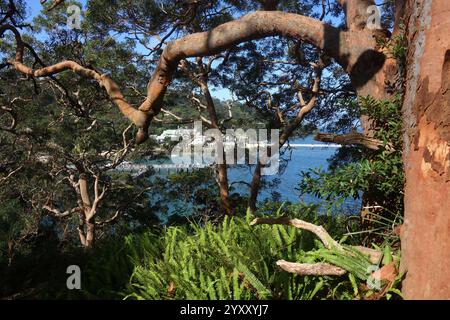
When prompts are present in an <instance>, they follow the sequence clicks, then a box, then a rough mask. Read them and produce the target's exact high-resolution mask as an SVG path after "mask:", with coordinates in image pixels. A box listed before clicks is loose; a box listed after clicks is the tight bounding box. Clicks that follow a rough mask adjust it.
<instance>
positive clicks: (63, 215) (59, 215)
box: [42, 205, 80, 219]
mask: <svg viewBox="0 0 450 320" xmlns="http://www.w3.org/2000/svg"><path fill="white" fill-rule="evenodd" d="M42 209H44V210H47V211H49V212H51V213H52V214H53V216H54V217H56V218H58V219H62V218H66V217H68V216H70V215H71V214H73V213H75V212H77V211H80V208H79V207H76V208H72V209H70V210H67V211H64V212H61V211H59V210H58V209H55V208H52V207H50V206H48V205H45V206H43V207H42Z"/></svg>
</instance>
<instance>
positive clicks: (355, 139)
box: [314, 132, 394, 151]
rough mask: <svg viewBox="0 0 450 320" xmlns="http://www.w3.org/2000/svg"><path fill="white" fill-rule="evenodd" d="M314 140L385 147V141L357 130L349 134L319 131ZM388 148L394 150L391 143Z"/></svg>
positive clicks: (370, 147)
mask: <svg viewBox="0 0 450 320" xmlns="http://www.w3.org/2000/svg"><path fill="white" fill-rule="evenodd" d="M314 140H317V141H322V142H331V143H337V144H342V145H360V146H363V147H366V148H368V149H370V150H380V149H381V148H382V147H383V141H381V140H378V139H375V138H371V137H368V136H366V135H364V134H362V133H357V132H351V133H347V134H334V133H318V134H316V135H315V137H314ZM386 148H387V150H389V151H394V149H393V147H392V146H391V145H387V146H386Z"/></svg>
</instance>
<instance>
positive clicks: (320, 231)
mask: <svg viewBox="0 0 450 320" xmlns="http://www.w3.org/2000/svg"><path fill="white" fill-rule="evenodd" d="M259 224H270V225H274V224H281V225H287V226H293V227H296V228H299V229H302V230H307V231H310V232H312V233H314V234H315V235H316V236H318V237H319V239H320V240H321V241H322V243H323V244H324V246H325V247H326V248H327V249H328V250H331V249H337V250H339V251H341V252H344V251H345V250H344V247H342V246H341V245H340V244H339V243H338V242H337V241H335V240H334V239H333V238H332V237H331V236H330V235H329V234H328V232H327V231H326V230H325V229H324V228H323V227H322V226H317V225H315V224H312V223H309V222H306V221H303V220H300V219H290V218H288V217H280V218H256V219H254V220H253V221H252V222H250V225H251V226H254V225H259ZM352 248H354V249H356V250H358V251H360V252H361V253H363V254H366V255H369V259H370V261H371V262H372V263H377V262H378V261H379V260H380V258H381V252H379V251H377V250H374V249H370V248H366V247H361V246H355V247H352ZM276 264H277V266H279V267H280V268H281V269H283V270H285V271H287V272H290V273H295V274H299V275H304V276H307V275H315V276H324V275H329V276H340V275H343V274H345V273H346V272H347V271H346V270H344V269H342V268H340V267H336V266H334V265H331V264H328V263H313V264H310V263H295V262H288V261H285V260H279V261H277V262H276Z"/></svg>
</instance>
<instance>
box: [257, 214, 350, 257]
mask: <svg viewBox="0 0 450 320" xmlns="http://www.w3.org/2000/svg"><path fill="white" fill-rule="evenodd" d="M259 224H270V225H272V224H283V225H287V226H293V227H295V228H299V229H303V230H307V231H310V232H312V233H314V234H315V235H316V236H318V237H319V239H320V240H321V241H322V243H323V245H324V246H325V248H327V249H332V248H335V249H338V250H344V249H343V247H342V246H341V245H340V244H339V243H338V242H337V241H335V240H334V239H333V238H332V237H331V236H330V235H329V234H328V232H327V231H326V230H325V229H324V228H323V227H322V226H317V225H315V224H312V223H309V222H306V221H303V220H300V219H290V218H288V217H280V218H256V219H254V220H253V221H252V222H250V225H251V226H255V225H259Z"/></svg>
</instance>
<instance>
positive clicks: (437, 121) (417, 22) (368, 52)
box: [0, 0, 450, 298]
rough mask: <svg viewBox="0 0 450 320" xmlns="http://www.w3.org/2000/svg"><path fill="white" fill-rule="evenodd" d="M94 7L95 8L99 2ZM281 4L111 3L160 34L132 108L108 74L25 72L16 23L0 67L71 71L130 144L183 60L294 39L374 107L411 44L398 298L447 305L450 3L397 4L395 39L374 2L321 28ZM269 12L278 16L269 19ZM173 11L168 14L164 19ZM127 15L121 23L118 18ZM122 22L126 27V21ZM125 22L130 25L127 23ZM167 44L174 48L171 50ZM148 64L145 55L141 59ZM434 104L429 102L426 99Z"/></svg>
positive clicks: (76, 67) (363, 0)
mask: <svg viewBox="0 0 450 320" xmlns="http://www.w3.org/2000/svg"><path fill="white" fill-rule="evenodd" d="M58 2H59V1H58ZM90 3H93V4H94V3H95V4H97V6H100V5H101V4H100V2H99V1H98V2H97V1H92V2H90ZM286 3H287V2H286V1H272V0H270V1H255V2H253V1H252V2H247V1H218V2H210V1H201V0H193V1H192V0H191V1H187V0H186V1H174V2H172V1H171V2H166V1H163V2H160V3H159V4H160V6H158V5H157V3H156V2H155V3H152V2H146V1H138V2H128V1H126V2H125V1H123V2H122V1H117V2H116V3H115V5H116V6H114V7H113V6H110V9H109V10H105V12H108V14H111V13H112V15H111V17H112V19H114V21H116V22H115V23H114V21H112V22H113V23H112V24H115V25H116V27H117V28H125V29H127V28H128V29H127V30H126V31H127V32H128V31H130V30H131V31H133V30H135V31H134V32H132V33H133V34H134V37H135V38H136V39H138V40H140V42H141V45H142V46H150V47H151V44H150V43H148V42H147V41H145V38H143V37H145V36H159V37H160V40H161V41H160V43H162V44H163V45H156V50H155V51H156V52H157V56H155V57H157V59H158V62H157V63H156V64H155V65H154V66H155V67H154V69H153V70H152V72H151V76H149V78H150V80H149V81H148V85H147V88H146V97H145V99H144V100H143V101H141V102H140V103H138V104H137V103H135V102H134V101H132V99H127V97H126V94H124V92H125V90H124V89H123V86H120V84H118V83H116V82H115V81H113V78H115V74H113V73H111V74H109V75H108V74H106V73H104V72H101V71H99V70H97V69H95V68H90V67H89V66H88V65H84V64H83V63H81V62H80V61H73V60H69V59H61V60H60V61H52V63H53V64H52V65H50V66H48V67H41V66H37V65H36V66H30V64H29V61H28V60H26V59H24V53H25V51H26V50H29V51H31V52H32V50H31V49H30V47H28V46H27V45H26V44H25V42H24V41H23V38H22V34H21V32H20V31H19V29H20V26H19V25H18V24H17V23H15V22H13V21H11V24H5V21H6V20H5V21H2V25H1V26H0V34H1V35H4V34H5V33H6V32H9V33H11V34H12V35H13V37H14V38H15V50H14V51H15V55H14V53H11V54H10V55H9V59H8V60H7V61H6V62H5V63H4V66H7V67H9V68H10V69H14V70H16V71H17V72H18V73H21V74H24V75H26V76H28V77H30V78H35V79H39V78H46V77H47V78H48V77H51V76H55V75H56V74H59V73H62V72H63V71H68V70H69V71H72V72H74V73H75V74H77V75H81V76H83V77H85V78H88V79H91V80H95V81H96V82H97V83H99V84H100V86H101V87H103V88H104V89H105V92H106V94H107V96H108V97H109V99H111V100H112V101H113V102H114V103H115V105H116V106H117V107H118V108H119V110H120V111H121V113H122V114H123V115H124V116H125V117H126V118H128V119H129V120H130V121H131V122H132V123H133V124H134V125H135V126H136V128H137V134H136V142H137V143H142V142H144V141H145V140H146V139H147V137H148V130H149V127H150V125H151V122H152V120H153V118H155V117H156V116H157V115H158V114H159V113H160V112H161V110H162V107H163V104H164V96H165V94H166V92H167V88H168V86H169V85H170V84H171V83H172V82H173V80H174V79H176V78H177V73H176V72H177V70H178V66H179V63H180V62H181V61H182V60H183V59H188V58H195V57H205V56H213V55H217V54H219V53H221V52H224V51H227V50H229V49H232V48H235V47H236V46H239V45H241V44H244V43H248V42H252V41H256V40H260V39H266V38H267V39H274V38H275V37H283V38H285V39H289V38H292V39H295V41H298V42H302V43H307V44H309V45H311V46H312V47H314V48H315V49H316V50H319V51H320V52H321V53H323V54H324V55H325V56H327V57H329V58H331V59H333V61H334V62H335V63H337V64H338V65H339V66H340V67H341V68H342V70H343V71H344V72H345V73H346V74H347V75H348V77H349V79H350V83H351V86H352V89H353V90H354V92H355V93H356V95H357V96H358V97H360V98H361V97H367V96H370V97H372V98H373V99H375V100H385V99H390V98H392V96H393V91H392V88H393V87H394V88H397V87H401V86H402V79H399V73H401V72H402V70H401V65H399V64H398V63H397V61H396V59H395V58H394V57H393V56H392V55H390V54H389V49H390V48H389V47H390V46H391V45H393V44H394V42H395V40H396V39H397V37H398V36H399V35H401V34H402V33H404V34H405V35H406V36H407V39H408V40H409V48H408V49H407V50H408V52H407V59H406V65H405V71H406V96H405V99H404V104H403V119H404V124H405V127H404V129H405V134H404V141H403V142H404V150H403V151H404V162H405V173H406V188H405V222H406V223H405V225H404V227H403V228H402V245H403V247H404V251H405V252H404V255H403V258H402V260H403V261H402V262H403V268H404V269H407V270H408V274H407V276H406V280H405V286H404V292H405V296H406V297H407V298H420V297H425V298H430V297H434V298H438V297H440V298H448V297H449V293H450V290H449V287H448V283H450V282H449V281H448V280H449V273H448V272H447V270H446V266H447V265H448V263H449V261H448V259H449V255H448V254H447V253H448V251H449V249H448V244H449V243H450V241H448V240H449V237H450V232H449V230H448V228H447V227H446V226H448V225H449V215H448V209H449V207H450V203H449V200H448V199H450V197H448V192H449V190H450V188H448V183H449V179H448V173H449V168H450V166H449V165H448V154H449V150H450V148H449V141H450V140H449V134H448V128H449V126H448V117H447V115H448V114H447V112H446V111H445V110H446V109H445V107H444V108H443V106H446V105H447V104H448V96H447V95H446V93H448V66H449V65H450V64H449V63H448V61H449V58H448V56H449V54H448V47H449V38H448V36H441V35H447V34H448V33H449V32H448V31H449V23H448V21H449V20H448V17H446V16H445V14H446V13H447V12H448V11H449V9H450V8H449V6H450V3H449V2H448V1H445V0H432V1H431V0H428V1H412V0H406V1H402V0H397V1H395V14H394V13H393V11H392V9H389V10H388V11H387V13H388V15H387V16H385V17H382V18H383V19H381V20H387V19H389V18H391V19H392V21H391V22H392V23H391V24H392V25H393V28H392V32H390V31H388V30H386V29H385V26H386V24H384V25H383V24H382V23H381V21H380V19H379V16H378V15H377V14H376V10H374V8H376V6H375V5H376V4H375V1H373V0H353V1H350V0H337V1H336V2H333V4H332V6H333V10H334V9H335V10H338V12H341V14H342V16H341V17H342V18H343V21H342V23H340V24H339V25H336V24H333V23H332V22H333V21H327V20H323V21H321V20H320V19H318V17H317V16H315V17H314V15H313V13H314V12H311V13H310V16H306V15H305V14H308V13H305V12H296V10H295V8H294V7H290V6H284V5H285V4H286ZM305 3H310V4H317V5H319V6H320V5H321V3H323V4H324V5H325V7H326V6H327V4H328V2H325V1H311V2H309V1H299V4H305ZM388 3H393V1H389V2H388ZM261 4H262V6H261V7H258V8H259V9H260V10H256V11H255V8H256V7H255V6H256V5H261ZM227 5H228V6H230V9H229V10H234V11H232V12H231V13H232V14H229V15H228V16H225V18H224V19H223V20H222V21H220V22H219V20H216V22H218V23H215V24H212V25H210V28H209V29H208V30H207V31H203V30H200V32H194V33H189V34H186V35H183V31H184V30H186V28H185V27H186V25H187V24H189V23H190V22H191V18H192V16H194V15H195V14H196V13H197V12H199V13H200V14H201V15H203V16H204V17H206V16H208V15H212V16H217V13H218V12H219V11H217V8H221V9H220V12H222V10H227V9H226V7H225V6H227ZM278 6H279V7H278ZM57 8H61V7H60V6H58V7H56V8H55V9H53V11H52V12H55V11H54V10H56V9H57ZM103 8H104V5H103ZM121 8H124V10H121ZM275 8H277V9H278V8H279V9H280V11H268V10H273V9H275ZM105 9H107V8H105ZM142 9H145V10H142ZM261 9H262V10H261ZM264 9H266V10H264ZM146 10H147V11H146ZM112 11H114V12H112ZM169 11H170V12H173V13H174V15H168V14H167V12H169ZM99 12H100V11H97V13H99ZM149 13H150V14H149ZM121 14H124V15H122V16H121ZM6 15H7V14H6ZM100 15H101V14H100ZM219 16H220V15H219ZM123 17H125V20H124V19H121V18H123ZM128 17H131V18H132V19H130V20H128ZM171 17H172V18H171ZM173 17H175V19H176V20H175V22H174V19H173ZM222 17H223V16H222ZM129 21H131V22H132V23H131V24H129V23H128V22H129ZM106 22H108V21H106ZM378 22H380V23H378ZM109 23H110V24H111V21H109ZM172 24H174V28H171V29H169V32H168V33H165V34H164V35H162V36H160V35H159V34H158V32H160V31H163V30H165V28H167V26H168V25H172ZM155 25H157V27H154V26H155ZM148 29H150V32H148V31H147V30H148ZM187 29H188V28H187ZM155 31H157V32H155ZM188 32H189V31H187V32H186V33H188ZM99 34H101V33H99ZM175 38H176V40H172V39H175ZM169 39H170V40H172V41H170V42H168V40H169ZM164 44H165V45H164ZM152 49H153V48H152ZM161 49H162V50H161ZM145 58H146V57H145V56H143V57H142V59H141V61H144V60H145ZM120 88H122V90H121V89H120ZM314 93H315V92H313V94H314ZM430 97H431V98H432V99H431V101H427V99H428V98H430ZM10 114H11V113H10ZM371 125H372V124H371V123H370V121H363V122H362V126H363V129H364V132H365V134H367V135H370V134H371V131H372V130H373V128H372V127H371ZM375 129H376V128H375ZM436 243H439V244H441V245H442V248H443V249H436V247H435V244H436ZM423 288H426V289H425V290H423Z"/></svg>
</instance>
